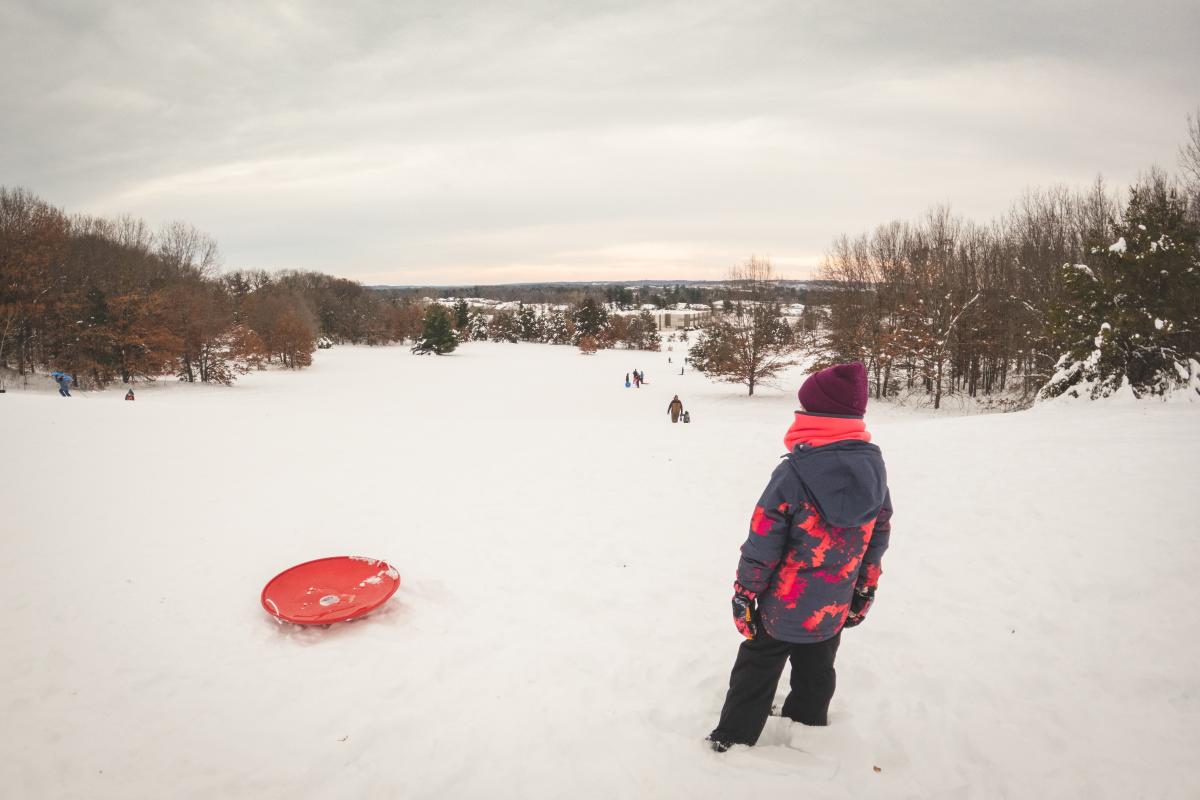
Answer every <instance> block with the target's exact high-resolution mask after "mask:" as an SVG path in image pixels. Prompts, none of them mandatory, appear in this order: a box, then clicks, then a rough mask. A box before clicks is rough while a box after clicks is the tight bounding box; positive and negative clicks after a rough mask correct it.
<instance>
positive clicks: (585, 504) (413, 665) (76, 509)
mask: <svg viewBox="0 0 1200 800" xmlns="http://www.w3.org/2000/svg"><path fill="white" fill-rule="evenodd" d="M680 355H682V353H678V352H676V353H666V352H664V353H662V354H648V353H628V352H602V353H600V354H598V355H596V356H592V357H583V356H580V355H578V354H577V352H576V351H574V350H573V349H571V348H563V347H550V346H538V345H529V344H521V345H495V344H486V343H477V344H471V345H468V346H465V347H464V348H462V349H461V350H460V351H459V352H458V353H456V354H454V355H453V356H450V357H445V358H434V357H426V358H421V357H415V356H411V355H410V354H409V353H408V352H407V350H405V349H402V348H385V349H366V348H336V349H334V350H332V351H324V352H321V353H319V354H318V356H317V359H318V361H317V364H316V365H315V366H314V367H313V368H312V369H311V370H308V371H305V372H303V373H279V372H272V373H260V374H255V375H251V376H247V377H246V378H245V379H243V380H242V381H240V382H239V384H238V385H237V386H236V387H233V388H231V389H224V388H215V387H214V388H210V387H195V386H180V385H177V384H172V385H162V386H156V387H152V388H148V389H146V390H142V391H139V394H138V400H137V402H135V403H126V402H123V401H122V400H121V396H122V393H121V391H119V390H114V391H110V392H104V393H96V394H87V393H78V394H79V396H78V397H76V398H72V399H71V400H65V399H62V398H59V397H57V396H56V395H52V394H50V393H48V392H43V393H34V392H27V393H14V392H10V393H8V394H7V395H0V443H2V445H0V446H2V447H3V452H4V456H3V458H0V491H2V492H3V496H2V501H3V502H2V507H3V510H2V511H0V523H2V524H3V530H4V532H3V548H2V549H0V586H3V587H4V589H5V592H6V595H7V600H8V602H7V604H6V605H7V609H6V611H7V613H6V614H4V616H3V617H2V618H0V642H3V648H2V649H0V687H2V688H0V736H2V740H3V747H2V748H0V786H3V787H5V789H4V794H5V796H11V797H21V798H55V797H63V798H67V797H72V798H75V797H88V798H108V797H111V798H117V797H121V798H126V797H172V798H211V797H223V798H224V797H235V798H243V797H244V798H296V797H316V798H357V797H366V796H381V797H404V798H422V797H428V798H460V797H462V798H475V797H489V798H495V797H513V798H549V797H563V796H568V795H569V796H573V797H577V798H593V797H594V798H615V797H646V798H658V797H689V798H709V797H711V798H723V799H725V800H728V798H738V797H754V796H764V794H763V793H766V792H770V793H772V795H771V796H784V795H783V794H782V793H785V792H786V793H787V796H803V797H847V798H849V797H945V798H950V797H953V798H993V797H1013V798H1023V797H1113V798H1125V797H1135V796H1139V797H1179V798H1187V797H1196V796H1200V778H1198V777H1197V774H1196V772H1195V771H1194V770H1193V768H1192V764H1193V763H1194V749H1195V746H1194V735H1195V731H1196V730H1197V727H1198V724H1200V699H1198V698H1200V678H1198V677H1197V675H1198V674H1200V672H1198V670H1197V669H1196V663H1197V661H1198V660H1200V644H1198V642H1200V630H1198V627H1200V626H1198V625H1197V622H1196V615H1195V614H1194V613H1193V612H1192V611H1191V605H1192V600H1191V597H1192V594H1193V583H1194V579H1195V576H1196V575H1197V574H1200V545H1198V544H1197V534H1198V533H1200V523H1198V522H1197V518H1196V515H1195V485H1196V478H1197V477H1198V476H1197V456H1196V454H1197V453H1198V452H1200V413H1198V411H1200V407H1198V406H1197V405H1196V404H1187V405H1138V406H1115V405H1103V404H1094V405H1081V406H1075V407H1068V408H1059V407H1054V408H1046V409H1039V410H1035V411H1032V412H1025V413H1020V414H1010V415H997V416H975V417H957V418H955V417H933V416H932V415H930V414H927V413H918V412H914V411H905V410H899V409H892V408H888V407H884V406H880V407H878V408H873V409H872V411H871V412H870V413H869V414H868V423H869V425H870V427H871V429H872V430H873V431H874V433H875V436H876V441H877V442H878V443H879V444H880V445H881V446H882V447H883V450H884V455H885V457H886V459H887V462H888V467H889V472H890V475H891V484H892V492H893V496H894V498H895V503H896V516H895V521H894V533H893V537H892V542H893V545H892V550H891V551H890V552H889V553H888V555H887V557H886V558H885V560H884V577H883V580H882V583H881V588H880V590H879V599H878V601H877V603H876V607H875V609H874V611H873V612H872V616H871V617H870V619H869V620H868V621H867V623H866V624H865V625H863V626H862V627H861V628H859V629H856V630H854V631H850V632H847V634H846V637H845V639H844V642H843V645H842V650H841V652H840V654H839V689H838V694H837V696H836V697H835V699H834V703H833V708H832V725H831V726H830V727H829V728H827V729H809V728H802V727H799V726H792V725H791V724H790V723H786V722H784V721H783V720H779V719H772V720H771V721H770V723H769V724H768V728H767V730H766V732H765V734H764V737H763V740H762V742H761V743H760V746H759V747H757V748H754V749H752V750H749V749H746V748H736V749H735V750H733V751H731V752H730V753H727V754H724V755H717V754H714V753H712V752H711V751H709V750H707V749H706V748H705V747H704V745H703V743H702V739H703V737H704V735H705V734H706V733H707V732H708V731H709V730H710V729H711V727H712V726H713V724H714V723H715V720H716V715H717V712H718V710H719V708H720V704H721V701H722V699H723V695H724V687H725V682H726V680H727V677H728V670H729V667H730V666H731V664H732V661H733V656H734V652H735V649H736V647H737V643H738V641H739V638H738V635H737V633H736V631H735V630H734V628H733V625H732V623H731V621H730V619H729V605H728V598H729V594H730V585H731V582H732V580H733V570H734V566H735V564H736V559H737V548H738V546H739V545H740V543H741V540H742V538H743V535H744V531H745V526H746V524H747V522H748V519H749V515H750V511H751V509H752V506H753V504H754V501H755V500H756V499H757V496H758V492H759V491H760V490H761V488H762V486H763V484H764V483H765V482H766V479H767V476H768V475H769V473H770V471H771V469H772V468H773V467H774V465H775V461H776V458H777V457H778V456H779V455H780V454H781V451H782V446H781V438H782V434H783V431H784V429H785V428H786V427H787V425H788V423H789V422H790V420H791V411H792V409H793V408H794V384H795V382H796V381H797V380H798V379H799V376H798V375H797V376H793V377H792V378H791V379H790V380H789V382H788V385H789V387H790V388H789V390H787V391H782V390H781V391H768V392H765V393H764V395H763V396H761V397H755V398H752V399H747V398H745V397H743V396H741V392H740V390H739V389H737V388H736V387H728V386H720V385H714V384H710V383H708V382H707V381H705V380H704V379H703V378H702V377H700V376H695V375H690V374H689V375H684V376H679V375H678V374H676V373H678V363H677V362H678V360H679V358H678V356H680ZM668 356H675V361H676V363H675V364H671V365H668V364H667V363H666V362H667V357H668ZM634 368H639V369H643V370H644V371H645V372H646V373H647V379H648V381H649V385H647V386H646V387H644V388H642V389H640V390H635V389H625V388H624V386H623V379H624V375H625V373H626V372H629V371H630V370H632V369H634ZM675 392H678V393H679V394H680V395H681V397H682V399H683V400H684V402H685V404H686V405H687V407H688V408H689V409H690V410H691V412H692V414H693V417H694V420H695V421H694V423H693V424H692V425H689V426H684V425H671V424H670V423H669V421H668V418H667V416H666V405H667V403H668V401H669V400H670V397H671V395H672V394H673V393H675ZM339 554H362V555H370V556H375V557H378V558H385V559H388V560H389V561H391V562H392V563H393V564H395V565H396V566H397V567H398V568H399V570H400V572H401V575H402V579H403V584H402V586H401V588H400V590H399V592H398V593H397V595H396V597H395V598H393V600H392V601H391V602H390V603H389V604H388V605H387V606H385V607H384V608H383V609H381V610H380V611H379V612H377V613H376V614H375V615H373V616H371V617H369V618H368V619H366V620H362V621H359V622H355V623H352V624H346V625H340V626H334V627H331V628H329V629H321V628H315V629H314V628H309V629H301V628H293V627H291V626H279V625H277V624H276V623H275V622H273V621H272V620H271V619H270V618H269V617H268V616H267V615H266V614H265V613H263V611H262V610H261V608H260V607H259V606H258V593H259V591H260V589H261V588H262V585H263V583H264V582H265V581H266V580H267V579H268V578H270V577H271V576H272V575H273V574H275V573H276V572H278V571H279V570H280V569H283V568H284V567H286V566H289V565H291V564H293V563H297V562H300V561H305V560H309V559H312V558H317V557H321V556H326V555H339ZM874 767H879V769H880V771H878V772H877V771H875V769H874Z"/></svg>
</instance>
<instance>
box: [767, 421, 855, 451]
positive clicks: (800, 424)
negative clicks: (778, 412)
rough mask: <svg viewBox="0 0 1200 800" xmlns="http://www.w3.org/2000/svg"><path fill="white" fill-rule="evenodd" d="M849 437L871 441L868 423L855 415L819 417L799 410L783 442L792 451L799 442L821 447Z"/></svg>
mask: <svg viewBox="0 0 1200 800" xmlns="http://www.w3.org/2000/svg"><path fill="white" fill-rule="evenodd" d="M847 439H857V440H858V441H860V442H869V441H871V434H869V433H867V423H865V422H863V421H862V420H861V419H858V418H855V417H818V416H814V415H812V414H805V413H804V412H803V411H797V412H796V419H795V421H794V422H792V427H790V428H788V432H787V433H786V434H785V435H784V437H783V444H784V446H785V447H786V448H787V449H788V452H789V453H790V452H792V448H794V447H795V446H796V445H798V444H806V445H809V446H810V447H820V446H821V445H826V444H833V443H834V442H843V441H846V440H847Z"/></svg>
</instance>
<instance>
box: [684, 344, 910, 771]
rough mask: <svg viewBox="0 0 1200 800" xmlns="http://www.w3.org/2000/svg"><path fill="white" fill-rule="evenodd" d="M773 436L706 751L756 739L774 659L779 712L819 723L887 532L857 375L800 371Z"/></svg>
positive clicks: (882, 480)
mask: <svg viewBox="0 0 1200 800" xmlns="http://www.w3.org/2000/svg"><path fill="white" fill-rule="evenodd" d="M799 399H800V405H801V407H802V409H803V410H801V411H797V412H796V416H795V420H794V421H793V423H792V426H791V427H790V428H789V429H788V432H787V434H786V435H785V436H784V440H783V441H784V445H785V447H787V449H788V455H787V456H785V458H784V460H783V461H782V463H780V464H779V466H777V467H776V468H775V471H774V472H773V473H772V474H771V479H770V481H769V482H768V483H767V488H766V490H765V491H764V492H763V494H762V497H761V498H760V499H759V501H758V505H757V506H756V507H755V509H754V515H753V516H752V517H751V519H750V533H749V535H748V536H747V538H746V542H745V544H743V545H742V557H741V560H740V561H739V562H738V568H737V581H736V582H735V583H734V584H733V589H734V595H733V620H734V625H735V626H736V627H737V629H738V631H739V632H740V633H741V634H742V635H743V636H744V637H745V641H743V642H742V644H741V647H740V648H739V650H738V654H737V659H736V660H735V662H734V665H733V671H732V673H731V674H730V676H729V692H728V693H727V694H726V696H725V706H724V708H722V709H721V719H720V721H719V722H718V723H717V727H716V728H715V729H714V730H713V732H712V733H711V734H709V736H708V741H709V742H711V744H712V749H713V750H716V751H717V752H724V751H726V750H728V749H729V748H730V747H731V746H732V745H735V744H745V745H753V744H754V743H755V742H757V741H758V737H759V735H760V734H761V733H762V730H763V727H764V726H765V725H766V722H767V717H768V716H769V715H770V713H771V705H772V701H773V700H774V698H775V689H776V687H777V686H778V684H779V678H780V676H781V675H782V674H783V666H784V663H785V662H787V661H789V660H790V661H791V665H792V671H791V679H790V682H791V691H790V692H789V693H788V696H787V699H786V700H785V701H784V703H783V707H782V709H781V714H782V716H784V717H787V718H789V719H791V720H792V721H794V722H800V723H803V724H805V725H826V724H828V713H829V701H830V700H831V699H832V698H833V691H834V687H835V685H836V673H835V671H834V668H833V662H834V658H835V657H836V655H837V649H838V644H839V643H840V641H841V637H842V630H843V629H844V628H851V627H854V626H855V625H858V624H860V623H861V622H862V621H863V619H864V618H865V617H866V615H867V611H868V610H869V609H870V608H871V604H872V602H873V601H874V598H875V588H876V586H877V585H878V583H879V576H880V575H881V574H882V569H881V566H880V565H881V561H882V558H883V553H884V551H885V550H887V547H888V539H889V538H890V534H891V517H892V500H891V495H890V493H889V492H888V486H887V472H886V470H885V468H884V464H883V456H882V454H881V452H880V450H879V447H877V446H876V445H874V444H871V443H870V442H871V435H870V434H869V433H867V430H866V426H865V424H864V423H863V415H864V414H865V412H866V409H867V374H866V370H865V369H864V368H863V365H862V364H838V365H836V366H833V367H830V368H829V369H825V370H821V371H820V372H817V373H814V374H813V375H810V376H809V377H808V379H807V380H806V381H805V382H804V384H803V385H802V386H801V387H800V392H799Z"/></svg>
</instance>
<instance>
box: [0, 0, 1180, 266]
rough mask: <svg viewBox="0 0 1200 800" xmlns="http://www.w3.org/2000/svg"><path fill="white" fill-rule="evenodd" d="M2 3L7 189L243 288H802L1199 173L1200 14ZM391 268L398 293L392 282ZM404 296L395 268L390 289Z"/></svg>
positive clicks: (828, 7)
mask: <svg viewBox="0 0 1200 800" xmlns="http://www.w3.org/2000/svg"><path fill="white" fill-rule="evenodd" d="M1131 13H1132V12H1131V10H1130V7H1129V6H1128V5H1126V4H1117V3H1082V2H1068V3H1057V4H1052V5H1051V6H1049V7H1047V4H1035V3H1021V2H1018V3H998V2H997V3H989V4H986V5H983V4H979V3H971V4H948V3H940V2H938V3H935V2H897V3H886V4H878V3H875V4H846V3H829V4H799V3H792V2H780V3H770V2H767V3H755V4H745V3H735V2H707V1H703V0H698V1H696V2H686V3H684V2H679V3H655V4H646V3H625V2H620V3H618V2H611V3H588V4H561V3H549V2H545V3H543V2H526V3H505V4H478V3H466V2H461V3H460V2H436V3H435V2H426V3H393V2H357V3H348V4H329V3H320V2H275V3H253V4H246V3H237V2H223V3H214V4H187V5H185V4H153V3H146V4H128V3H121V4H111V3H99V2H75V3H62V2H58V3H46V2H10V3H6V4H4V6H2V7H0V69H3V70H4V71H5V74H6V75H11V76H14V78H15V79H14V80H8V81H5V82H4V84H3V86H0V102H2V103H3V107H4V108H5V109H6V110H7V111H8V112H9V113H6V114H5V115H3V116H2V117H0V140H2V141H3V142H4V145H5V146H4V147H3V148H2V149H0V176H2V177H0V179H2V180H4V181H5V182H6V183H10V184H16V185H24V186H28V187H30V188H32V189H33V190H35V191H37V192H39V193H40V194H42V195H43V196H45V197H46V198H47V199H49V200H51V201H52V202H55V203H58V204H61V205H64V206H66V207H68V208H69V209H71V210H79V211H88V212H92V213H103V214H115V213H119V212H131V213H134V214H137V215H140V216H144V217H146V218H147V219H148V220H150V221H152V222H157V221H162V220H167V219H172V218H182V219H187V220H189V221H191V222H193V223H195V224H196V225H198V226H200V227H202V228H205V229H206V230H208V231H210V232H211V233H212V234H214V235H215V236H216V237H217V238H218V239H219V240H220V242H221V245H222V250H223V252H224V253H225V259H226V262H227V263H228V264H230V265H231V266H239V267H248V268H277V267H303V268H312V269H322V270H325V271H329V272H334V273H337V274H343V275H347V276H350V277H361V278H363V279H364V280H371V281H376V280H387V281H391V282H397V283H412V282H417V277H416V276H420V277H421V278H422V279H427V280H430V281H433V282H446V281H448V280H449V279H450V278H451V277H453V278H454V279H456V280H459V279H461V280H465V281H469V282H474V281H476V280H478V281H480V282H485V281H492V280H497V279H499V278H498V277H497V276H504V277H505V279H521V275H522V270H527V271H528V272H529V274H530V275H534V274H536V275H538V276H541V277H545V276H554V275H555V274H559V273H560V274H561V277H564V278H568V277H569V278H604V277H606V276H609V275H619V276H620V277H636V275H635V274H633V273H636V272H637V271H639V270H644V271H645V274H647V275H655V276H658V277H673V276H674V277H685V276H686V277H698V278H699V277H717V276H719V275H720V274H721V273H722V272H724V270H726V269H727V268H728V266H729V264H730V263H731V261H732V260H736V259H737V258H740V257H745V256H747V255H749V254H750V253H751V252H757V253H774V254H776V257H777V260H778V261H779V262H780V263H781V264H782V263H786V264H787V265H788V266H789V267H790V268H794V269H796V270H798V271H804V270H807V269H809V268H810V267H811V265H812V264H813V263H815V261H816V260H817V259H816V257H815V255H814V254H819V253H820V252H821V251H822V250H823V249H824V247H825V246H826V245H827V243H828V242H829V241H830V240H831V239H832V238H833V237H834V236H835V235H837V234H839V233H843V232H855V231H858V230H861V229H864V228H867V227H871V226H873V225H875V224H877V223H879V222H882V221H884V220H886V219H888V218H891V217H895V216H913V215H916V214H919V213H921V212H922V211H923V210H924V208H925V207H927V206H928V205H930V204H933V203H938V202H950V203H951V204H952V205H953V206H954V207H955V208H957V209H959V210H960V211H964V212H966V213H970V214H974V215H979V216H984V217H986V216H989V215H993V214H996V213H998V212H1000V211H1001V210H1003V209H1004V208H1005V207H1006V206H1007V204H1008V203H1009V202H1010V201H1011V200H1012V199H1014V198H1015V197H1016V195H1017V194H1019V193H1020V191H1021V190H1022V188H1023V187H1024V186H1027V185H1038V184H1042V185H1044V184H1051V183H1057V182H1064V181H1065V182H1073V183H1082V182H1086V181H1087V180H1089V179H1090V178H1091V177H1092V176H1094V175H1095V174H1096V173H1097V172H1101V171H1103V172H1104V173H1105V174H1106V175H1108V176H1110V177H1111V178H1113V179H1114V180H1116V181H1118V182H1119V181H1122V180H1128V179H1130V178H1132V177H1133V175H1134V174H1135V173H1136V172H1137V170H1139V169H1142V168H1144V167H1145V166H1148V165H1149V164H1150V163H1152V162H1154V161H1159V162H1163V163H1167V164H1171V163H1172V162H1173V157H1174V152H1175V146H1176V144H1177V143H1178V141H1179V139H1180V138H1181V136H1182V130H1183V119H1184V115H1185V114H1186V112H1187V111H1188V110H1189V109H1191V108H1194V106H1195V104H1196V102H1197V99H1198V98H1197V97H1196V96H1195V86H1194V75H1196V74H1198V73H1200V55H1197V49H1196V48H1195V47H1194V41H1195V33H1196V31H1197V30H1198V27H1200V11H1198V10H1197V8H1196V7H1195V6H1194V4H1192V3H1178V2H1154V3H1149V4H1143V5H1142V6H1139V7H1138V10H1137V17H1138V18H1137V20H1136V22H1137V24H1133V23H1132V22H1131V20H1130V15H1131ZM368 276H374V277H368ZM388 276H390V277H388Z"/></svg>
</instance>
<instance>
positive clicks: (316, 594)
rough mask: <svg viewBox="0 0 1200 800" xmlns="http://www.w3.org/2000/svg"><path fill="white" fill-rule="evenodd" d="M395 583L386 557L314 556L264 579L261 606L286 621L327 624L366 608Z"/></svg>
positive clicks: (396, 577)
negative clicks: (311, 559)
mask: <svg viewBox="0 0 1200 800" xmlns="http://www.w3.org/2000/svg"><path fill="white" fill-rule="evenodd" d="M398 588H400V573H399V572H397V571H396V570H395V568H394V567H392V565H391V564H388V563H387V562H386V561H379V560H377V559H374V558H363V557H362V556H335V557H333V558H318V559H317V560H316V561H306V562H304V563H303V564H297V565H296V566H294V567H292V568H291V569H286V570H284V571H283V572H281V573H279V574H278V575H276V576H275V577H274V578H271V580H269V581H267V585H266V586H264V587H263V590H262V606H263V608H265V609H266V610H267V613H268V614H270V615H271V616H273V617H275V618H276V619H279V620H284V621H285V622H294V623H296V624H297V625H328V624H329V623H331V622H341V621H343V620H347V619H357V618H358V617H361V616H364V615H365V614H369V613H371V612H372V611H374V610H375V609H376V608H379V606H381V605H383V604H384V603H386V602H387V600H388V598H389V597H391V596H392V595H393V594H395V593H396V589H398Z"/></svg>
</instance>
